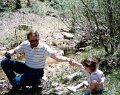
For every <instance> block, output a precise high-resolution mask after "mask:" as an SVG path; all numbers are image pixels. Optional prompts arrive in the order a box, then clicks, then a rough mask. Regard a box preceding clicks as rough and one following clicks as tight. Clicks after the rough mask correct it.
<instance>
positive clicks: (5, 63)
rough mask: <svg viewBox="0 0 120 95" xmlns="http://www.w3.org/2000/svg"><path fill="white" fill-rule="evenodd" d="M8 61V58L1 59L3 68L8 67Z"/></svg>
mask: <svg viewBox="0 0 120 95" xmlns="http://www.w3.org/2000/svg"><path fill="white" fill-rule="evenodd" d="M7 63H8V62H7V60H6V59H4V60H2V61H1V67H2V68H4V67H6V65H7Z"/></svg>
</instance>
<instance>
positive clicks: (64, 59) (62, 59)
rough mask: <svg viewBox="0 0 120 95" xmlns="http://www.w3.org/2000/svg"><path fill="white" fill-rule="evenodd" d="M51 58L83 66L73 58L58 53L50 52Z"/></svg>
mask: <svg viewBox="0 0 120 95" xmlns="http://www.w3.org/2000/svg"><path fill="white" fill-rule="evenodd" d="M51 58H53V59H55V60H56V61H58V62H69V64H70V65H73V66H79V67H80V68H82V67H83V65H82V64H80V63H78V62H77V61H75V60H74V59H72V58H68V57H65V56H59V55H56V54H51Z"/></svg>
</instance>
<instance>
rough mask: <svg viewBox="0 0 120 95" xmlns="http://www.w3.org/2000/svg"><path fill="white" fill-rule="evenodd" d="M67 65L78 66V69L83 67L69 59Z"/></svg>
mask: <svg viewBox="0 0 120 95" xmlns="http://www.w3.org/2000/svg"><path fill="white" fill-rule="evenodd" d="M69 64H70V65H72V66H79V67H80V68H81V67H82V66H83V65H82V64H80V63H78V62H77V61H75V60H74V59H72V58H70V61H69Z"/></svg>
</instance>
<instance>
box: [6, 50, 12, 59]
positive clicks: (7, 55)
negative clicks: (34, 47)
mask: <svg viewBox="0 0 120 95" xmlns="http://www.w3.org/2000/svg"><path fill="white" fill-rule="evenodd" d="M5 58H6V59H8V60H10V59H11V54H10V53H8V52H6V53H5Z"/></svg>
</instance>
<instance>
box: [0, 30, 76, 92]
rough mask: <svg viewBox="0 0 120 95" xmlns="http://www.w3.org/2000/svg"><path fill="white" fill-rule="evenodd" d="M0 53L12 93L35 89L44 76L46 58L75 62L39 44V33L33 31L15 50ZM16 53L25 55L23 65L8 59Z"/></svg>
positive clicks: (43, 44)
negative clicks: (3, 56)
mask: <svg viewBox="0 0 120 95" xmlns="http://www.w3.org/2000/svg"><path fill="white" fill-rule="evenodd" d="M0 53H4V54H5V56H6V59H4V60H2V61H1V67H2V69H3V71H4V72H5V74H6V75H7V77H8V79H9V81H10V83H11V85H12V90H11V92H12V93H14V92H17V91H18V90H19V89H20V88H25V87H26V86H32V89H33V91H35V90H36V89H37V87H38V84H39V83H40V79H41V78H42V77H43V75H44V68H45V61H46V58H47V57H48V56H50V57H51V58H53V59H55V60H56V61H59V62H69V63H70V64H72V63H74V62H75V60H74V59H71V58H67V57H65V56H58V55H57V54H55V53H54V51H53V50H52V49H51V48H50V47H49V46H48V45H47V44H45V43H44V42H40V40H39V33H38V32H37V31H33V30H32V31H30V32H29V33H28V34H27V40H26V41H24V42H22V43H21V44H20V45H19V46H17V47H16V48H15V49H12V50H10V51H1V52H0ZM16 53H21V54H25V59H26V60H25V63H22V62H18V61H16V60H11V59H10V58H11V57H10V55H13V54H16ZM16 73H18V74H19V75H18V74H17V75H16Z"/></svg>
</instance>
